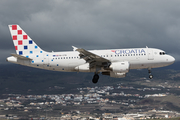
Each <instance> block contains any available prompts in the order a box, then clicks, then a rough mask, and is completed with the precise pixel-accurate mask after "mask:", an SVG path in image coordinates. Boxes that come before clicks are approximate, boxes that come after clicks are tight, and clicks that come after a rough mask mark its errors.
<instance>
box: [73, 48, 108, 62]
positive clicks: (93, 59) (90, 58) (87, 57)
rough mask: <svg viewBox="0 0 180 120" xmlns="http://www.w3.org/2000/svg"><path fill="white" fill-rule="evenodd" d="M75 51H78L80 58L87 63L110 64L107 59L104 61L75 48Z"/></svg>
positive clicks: (90, 53)
mask: <svg viewBox="0 0 180 120" xmlns="http://www.w3.org/2000/svg"><path fill="white" fill-rule="evenodd" d="M76 51H78V52H79V53H80V54H79V56H80V58H83V59H84V60H85V61H86V62H88V63H90V64H91V63H93V64H94V65H103V63H110V62H111V61H109V60H108V59H105V58H103V57H101V56H99V55H96V54H94V53H92V52H89V51H87V50H85V49H82V48H77V49H76Z"/></svg>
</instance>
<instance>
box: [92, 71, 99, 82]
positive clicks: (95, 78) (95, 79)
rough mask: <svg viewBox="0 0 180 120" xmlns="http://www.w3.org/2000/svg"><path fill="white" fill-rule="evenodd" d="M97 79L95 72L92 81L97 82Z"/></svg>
mask: <svg viewBox="0 0 180 120" xmlns="http://www.w3.org/2000/svg"><path fill="white" fill-rule="evenodd" d="M98 80H99V75H98V74H97V73H95V74H94V76H93V79H92V82H93V83H97V82H98Z"/></svg>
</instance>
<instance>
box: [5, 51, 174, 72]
mask: <svg viewBox="0 0 180 120" xmlns="http://www.w3.org/2000/svg"><path fill="white" fill-rule="evenodd" d="M89 52H91V53H94V54H96V55H98V56H100V57H103V58H106V59H108V60H109V61H111V62H112V63H113V62H123V61H128V62H129V69H143V68H149V69H151V68H158V67H164V66H168V65H170V64H172V63H174V61H175V59H174V58H173V57H172V56H170V55H167V54H165V52H164V51H163V50H160V49H154V48H130V49H108V50H89ZM33 55H34V54H33ZM30 58H33V59H32V60H21V59H18V58H16V57H14V56H11V57H9V58H7V61H9V62H13V63H17V64H21V65H25V66H30V67H35V68H41V69H47V70H54V71H65V72H76V71H77V72H78V71H80V70H78V69H76V68H77V66H80V65H84V64H87V63H86V61H85V60H84V59H82V58H80V56H79V52H77V51H67V52H51V53H50V52H43V53H42V54H39V55H38V56H37V55H36V54H35V55H34V56H30ZM103 71H107V70H104V69H103V68H102V69H100V70H99V72H103ZM80 72H95V70H81V71H80Z"/></svg>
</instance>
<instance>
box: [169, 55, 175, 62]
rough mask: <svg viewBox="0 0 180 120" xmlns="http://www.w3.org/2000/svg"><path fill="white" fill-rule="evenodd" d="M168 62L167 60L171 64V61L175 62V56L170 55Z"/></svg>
mask: <svg viewBox="0 0 180 120" xmlns="http://www.w3.org/2000/svg"><path fill="white" fill-rule="evenodd" d="M168 62H169V63H170V64H173V63H174V62H175V58H174V57H172V56H169V58H168Z"/></svg>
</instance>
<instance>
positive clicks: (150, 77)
mask: <svg viewBox="0 0 180 120" xmlns="http://www.w3.org/2000/svg"><path fill="white" fill-rule="evenodd" d="M148 73H149V79H153V75H152V74H151V69H148Z"/></svg>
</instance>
